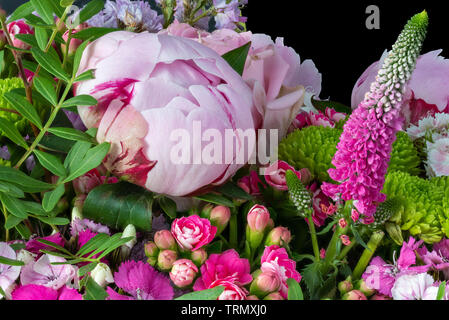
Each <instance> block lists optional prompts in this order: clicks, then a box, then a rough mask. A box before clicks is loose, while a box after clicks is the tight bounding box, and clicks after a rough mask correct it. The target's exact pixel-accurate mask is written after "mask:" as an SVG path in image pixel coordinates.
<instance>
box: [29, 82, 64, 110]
mask: <svg viewBox="0 0 449 320" xmlns="http://www.w3.org/2000/svg"><path fill="white" fill-rule="evenodd" d="M33 83H34V86H35V87H36V90H37V91H38V92H39V93H40V94H41V95H42V96H43V97H44V98H45V99H47V101H48V102H50V103H51V104H52V105H53V106H56V105H57V104H58V97H57V95H56V90H55V82H54V81H53V80H50V79H47V78H44V77H37V78H34V80H33Z"/></svg>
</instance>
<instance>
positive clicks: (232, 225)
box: [229, 209, 238, 249]
mask: <svg viewBox="0 0 449 320" xmlns="http://www.w3.org/2000/svg"><path fill="white" fill-rule="evenodd" d="M231 213H232V214H231V219H230V220H229V244H230V246H231V248H234V249H236V248H237V246H238V235H237V211H236V210H235V209H231Z"/></svg>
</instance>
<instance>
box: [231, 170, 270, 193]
mask: <svg viewBox="0 0 449 320" xmlns="http://www.w3.org/2000/svg"><path fill="white" fill-rule="evenodd" d="M237 185H238V186H239V187H240V188H242V189H243V190H244V191H245V192H246V193H248V194H250V195H252V196H260V195H261V194H262V193H261V192H260V187H262V188H266V185H265V184H264V183H263V182H262V180H261V179H260V178H259V175H258V174H257V171H255V170H252V171H251V172H250V173H249V175H248V176H244V177H243V178H241V179H240V180H239V181H238V182H237Z"/></svg>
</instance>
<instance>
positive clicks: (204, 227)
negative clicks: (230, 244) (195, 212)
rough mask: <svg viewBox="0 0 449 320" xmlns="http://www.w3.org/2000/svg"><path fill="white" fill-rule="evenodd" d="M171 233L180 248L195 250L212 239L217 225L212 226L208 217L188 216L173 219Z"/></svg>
mask: <svg viewBox="0 0 449 320" xmlns="http://www.w3.org/2000/svg"><path fill="white" fill-rule="evenodd" d="M171 233H172V235H173V237H174V238H175V240H176V242H178V245H179V246H180V247H181V249H183V250H189V251H195V250H198V249H200V248H201V247H203V246H205V245H207V244H209V243H210V242H212V240H214V238H215V234H216V233H217V227H214V226H212V225H211V223H210V221H209V220H208V219H202V218H200V217H199V216H189V217H182V218H180V219H175V220H174V221H173V223H172V225H171Z"/></svg>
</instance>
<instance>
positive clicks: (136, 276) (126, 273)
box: [107, 261, 174, 300]
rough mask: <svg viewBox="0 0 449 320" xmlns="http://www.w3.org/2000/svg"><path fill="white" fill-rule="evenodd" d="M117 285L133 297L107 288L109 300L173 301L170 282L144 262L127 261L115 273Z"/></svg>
mask: <svg viewBox="0 0 449 320" xmlns="http://www.w3.org/2000/svg"><path fill="white" fill-rule="evenodd" d="M114 280H115V284H116V285H117V286H118V287H119V288H121V289H122V290H123V291H124V292H126V293H128V294H130V295H131V296H124V295H121V294H118V293H116V292H115V291H114V290H112V289H111V288H109V287H108V288H107V293H108V294H109V298H108V299H109V300H171V299H173V294H174V293H173V288H172V287H171V285H170V280H169V279H168V278H167V277H166V276H165V275H163V274H162V273H160V272H158V271H156V269H154V268H153V267H151V266H150V265H149V264H146V263H144V262H142V261H138V262H136V261H125V262H123V263H122V264H121V265H120V267H119V269H118V271H117V272H116V273H114Z"/></svg>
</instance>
